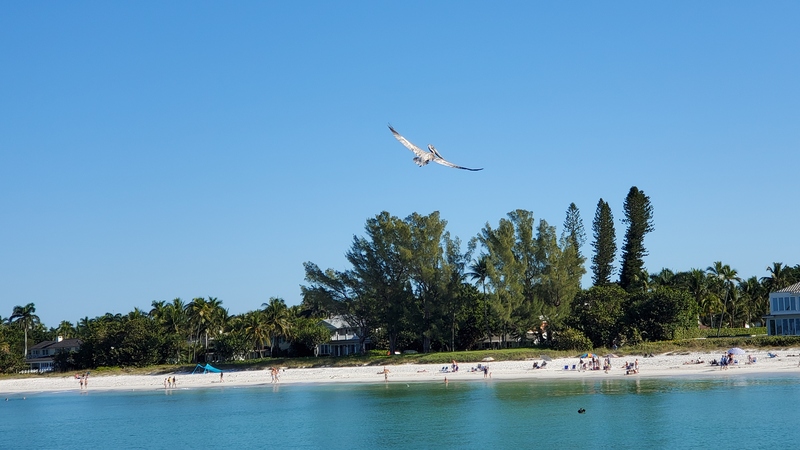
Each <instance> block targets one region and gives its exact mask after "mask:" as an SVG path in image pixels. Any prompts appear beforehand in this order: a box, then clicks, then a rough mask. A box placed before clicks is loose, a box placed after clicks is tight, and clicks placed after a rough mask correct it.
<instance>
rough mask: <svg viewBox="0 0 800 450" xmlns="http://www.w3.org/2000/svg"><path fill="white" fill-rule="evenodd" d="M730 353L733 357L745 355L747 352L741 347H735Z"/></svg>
mask: <svg viewBox="0 0 800 450" xmlns="http://www.w3.org/2000/svg"><path fill="white" fill-rule="evenodd" d="M728 353H729V354H731V355H744V354H745V353H747V352H746V351H744V350H742V349H740V348H739V347H733V348H732V349H730V350H728Z"/></svg>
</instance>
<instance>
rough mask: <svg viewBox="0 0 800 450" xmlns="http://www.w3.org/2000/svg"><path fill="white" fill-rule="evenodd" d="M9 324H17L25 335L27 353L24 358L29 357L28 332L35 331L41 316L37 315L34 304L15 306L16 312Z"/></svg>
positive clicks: (23, 355)
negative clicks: (34, 328)
mask: <svg viewBox="0 0 800 450" xmlns="http://www.w3.org/2000/svg"><path fill="white" fill-rule="evenodd" d="M8 322H9V323H14V322H16V323H17V325H18V326H19V327H20V328H22V330H23V332H24V333H25V345H24V348H25V353H23V354H22V357H23V358H25V357H26V356H27V355H28V330H30V329H33V327H34V326H36V325H37V324H39V323H40V320H39V316H37V315H36V306H34V304H33V303H28V304H27V305H25V306H15V307H14V312H12V313H11V317H9V318H8Z"/></svg>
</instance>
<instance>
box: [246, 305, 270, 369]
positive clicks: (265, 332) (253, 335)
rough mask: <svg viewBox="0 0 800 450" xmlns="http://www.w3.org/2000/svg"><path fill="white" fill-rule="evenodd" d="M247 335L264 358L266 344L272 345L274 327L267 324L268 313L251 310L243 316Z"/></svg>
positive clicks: (260, 356)
mask: <svg viewBox="0 0 800 450" xmlns="http://www.w3.org/2000/svg"><path fill="white" fill-rule="evenodd" d="M242 326H243V327H244V332H245V335H246V336H247V338H248V339H250V340H252V341H253V348H254V349H256V351H258V357H259V358H263V357H264V355H263V351H264V346H265V345H269V346H272V340H271V334H272V329H270V328H269V326H268V325H267V313H266V312H264V311H263V310H260V309H259V310H256V311H250V312H248V313H246V314H245V315H244V317H242Z"/></svg>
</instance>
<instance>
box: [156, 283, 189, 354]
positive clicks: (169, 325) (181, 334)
mask: <svg viewBox="0 0 800 450" xmlns="http://www.w3.org/2000/svg"><path fill="white" fill-rule="evenodd" d="M152 305H153V309H151V310H150V316H151V317H152V318H153V319H154V320H155V321H156V323H158V325H159V326H160V327H161V329H162V330H163V331H164V333H165V334H167V335H168V336H170V337H171V339H173V340H174V342H175V345H174V347H175V357H176V361H180V360H181V349H182V348H183V347H184V346H185V343H186V338H187V336H186V333H187V332H189V331H190V330H189V327H188V326H187V325H188V321H187V317H186V315H187V312H186V305H185V304H184V303H183V300H181V299H180V298H175V299H173V300H172V303H167V302H165V301H163V300H161V301H155V300H154V301H153V303H152ZM188 338H189V339H191V335H190V336H188Z"/></svg>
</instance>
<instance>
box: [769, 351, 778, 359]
mask: <svg viewBox="0 0 800 450" xmlns="http://www.w3.org/2000/svg"><path fill="white" fill-rule="evenodd" d="M767 356H769V357H770V358H776V357H777V356H778V354H777V353H772V352H768V353H767Z"/></svg>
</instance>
